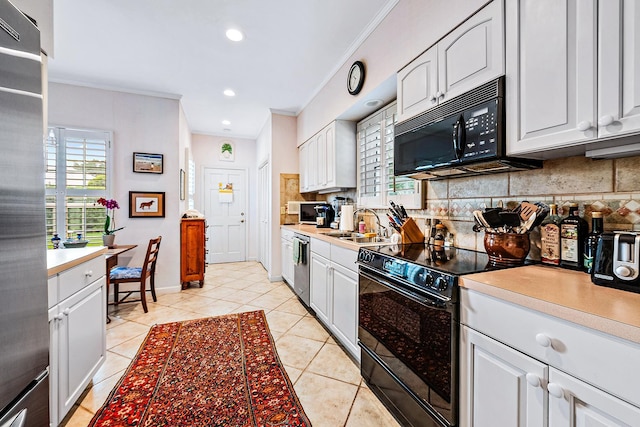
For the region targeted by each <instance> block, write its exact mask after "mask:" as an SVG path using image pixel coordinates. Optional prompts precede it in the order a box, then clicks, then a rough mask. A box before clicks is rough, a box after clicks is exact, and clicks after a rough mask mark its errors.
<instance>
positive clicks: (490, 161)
mask: <svg viewBox="0 0 640 427" xmlns="http://www.w3.org/2000/svg"><path fill="white" fill-rule="evenodd" d="M394 135H395V137H394V144H393V153H394V156H393V161H394V175H396V176H398V175H409V176H411V177H413V178H417V179H438V178H449V177H454V176H457V175H469V174H481V173H497V172H508V171H513V170H523V169H533V168H539V167H541V166H542V162H541V161H539V160H531V159H520V158H512V157H507V156H506V148H505V109H504V76H503V77H500V78H498V79H496V80H493V81H491V82H489V83H486V84H484V85H482V86H480V87H478V88H476V89H474V90H472V91H469V92H467V93H465V94H462V95H460V96H458V97H456V98H453V99H451V100H449V101H447V102H445V103H442V104H441V105H439V106H437V107H435V108H433V109H431V110H429V111H427V112H425V113H423V114H421V115H419V116H417V117H414V118H412V119H409V120H407V121H404V122H401V123H398V124H396V126H395V129H394Z"/></svg>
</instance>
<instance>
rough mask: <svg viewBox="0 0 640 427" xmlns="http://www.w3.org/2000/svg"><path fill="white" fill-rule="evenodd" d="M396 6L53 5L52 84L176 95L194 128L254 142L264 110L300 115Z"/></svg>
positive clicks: (355, 2) (156, 1)
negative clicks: (231, 31) (234, 36)
mask: <svg viewBox="0 0 640 427" xmlns="http://www.w3.org/2000/svg"><path fill="white" fill-rule="evenodd" d="M396 2H397V0H302V1H301V0H273V1H264V0H187V1H180V0H136V1H131V0H92V1H87V0H62V1H60V0H57V1H55V2H54V41H55V50H54V57H53V58H52V59H50V61H49V80H50V81H54V82H64V83H71V84H77V85H83V86H91V87H98V88H105V89H114V90H122V91H127V92H135V93H143V94H151V95H160V96H167V97H171V98H180V99H181V102H182V105H183V108H184V111H185V114H186V117H187V121H188V122H189V126H190V128H191V131H192V132H194V133H202V134H212V135H222V136H232V137H244V138H256V137H257V135H258V134H259V132H260V130H261V129H262V127H263V126H264V124H265V122H266V120H267V117H268V114H269V109H272V110H276V111H277V112H280V113H284V114H287V113H290V114H293V115H295V114H297V113H299V112H300V110H301V109H302V108H304V107H305V105H306V104H307V103H308V102H309V101H310V100H311V99H312V98H313V96H314V95H315V94H316V93H317V92H318V91H319V90H320V88H322V86H323V85H324V84H325V83H326V82H327V81H328V80H329V78H331V77H332V76H333V75H334V74H335V72H336V70H337V69H338V68H339V67H341V66H342V65H343V64H344V62H345V61H346V60H347V59H348V57H349V56H350V55H351V54H352V53H353V52H354V50H355V49H356V48H357V47H358V46H359V45H360V43H361V42H362V41H363V40H364V38H365V37H366V36H367V35H368V33H369V32H370V31H371V30H372V29H373V27H374V26H375V25H376V24H377V23H378V22H379V20H380V19H382V18H383V17H384V15H386V13H388V10H389V8H390V7H392V6H393V5H394V4H395V3H396ZM231 27H234V28H237V29H239V30H241V31H242V32H243V33H244V35H245V38H244V40H243V41H241V42H232V41H230V40H228V39H227V38H226V37H225V31H226V30H227V29H228V28H231ZM345 84H346V76H345ZM228 88H229V89H233V90H234V91H235V93H236V96H235V97H227V96H225V95H224V94H223V91H224V90H225V89H228ZM223 120H228V121H229V122H230V124H223V123H222V121H223Z"/></svg>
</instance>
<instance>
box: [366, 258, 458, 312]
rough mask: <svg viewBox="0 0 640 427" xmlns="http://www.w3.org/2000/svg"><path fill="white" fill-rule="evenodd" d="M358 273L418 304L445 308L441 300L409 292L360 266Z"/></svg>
mask: <svg viewBox="0 0 640 427" xmlns="http://www.w3.org/2000/svg"><path fill="white" fill-rule="evenodd" d="M360 275H362V276H364V277H366V278H367V279H369V280H371V281H373V282H377V283H380V284H381V285H383V286H386V287H387V288H389V289H391V290H392V291H394V292H397V293H399V294H400V295H402V296H404V297H407V298H409V299H410V300H412V301H415V302H417V303H419V304H423V305H428V306H429V307H433V308H436V309H441V310H446V308H445V307H443V303H442V302H438V301H436V300H433V299H431V298H428V297H424V296H422V295H418V294H416V293H414V292H410V291H408V290H406V289H403V288H401V287H399V286H397V285H394V284H393V283H391V282H389V281H387V280H384V279H382V278H381V277H378V276H373V275H371V274H369V273H366V272H365V271H363V270H362V268H360Z"/></svg>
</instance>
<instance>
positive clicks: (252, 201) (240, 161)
mask: <svg viewBox="0 0 640 427" xmlns="http://www.w3.org/2000/svg"><path fill="white" fill-rule="evenodd" d="M223 141H231V142H232V143H233V144H234V145H235V147H234V152H235V157H234V161H233V162H228V161H223V160H220V148H221V147H222V143H223ZM191 156H192V158H193V160H194V161H195V163H196V194H195V197H194V202H195V208H196V209H197V210H199V211H201V212H204V211H205V207H204V206H203V203H204V191H205V188H204V180H203V173H204V169H205V168H224V169H244V170H247V175H248V179H249V181H248V187H247V190H248V191H247V193H248V196H249V206H248V212H247V236H248V240H247V241H248V246H247V259H248V260H255V259H257V256H258V251H257V247H258V238H257V230H258V219H257V195H256V191H255V189H256V187H257V181H256V176H257V167H256V141H254V140H252V139H242V138H223V137H220V136H211V135H198V134H193V135H192V137H191Z"/></svg>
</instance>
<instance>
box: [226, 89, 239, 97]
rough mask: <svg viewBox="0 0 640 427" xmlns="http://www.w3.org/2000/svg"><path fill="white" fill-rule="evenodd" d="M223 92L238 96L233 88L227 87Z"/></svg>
mask: <svg viewBox="0 0 640 427" xmlns="http://www.w3.org/2000/svg"><path fill="white" fill-rule="evenodd" d="M223 93H224V94H225V95H227V96H236V93H235V92H234V91H232V90H231V89H225V90H224V92H223Z"/></svg>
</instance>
